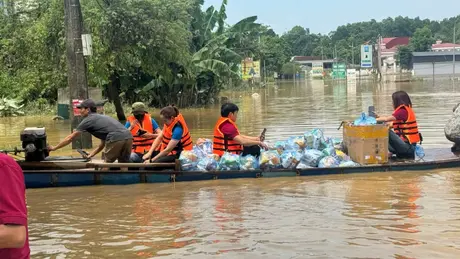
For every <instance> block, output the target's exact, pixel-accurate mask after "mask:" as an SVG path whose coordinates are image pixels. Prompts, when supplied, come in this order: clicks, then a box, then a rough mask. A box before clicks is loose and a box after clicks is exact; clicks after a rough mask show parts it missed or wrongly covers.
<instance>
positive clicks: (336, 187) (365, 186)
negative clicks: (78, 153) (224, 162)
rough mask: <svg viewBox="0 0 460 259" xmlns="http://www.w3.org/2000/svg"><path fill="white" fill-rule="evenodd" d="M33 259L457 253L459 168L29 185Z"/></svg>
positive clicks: (439, 255)
mask: <svg viewBox="0 0 460 259" xmlns="http://www.w3.org/2000/svg"><path fill="white" fill-rule="evenodd" d="M27 197H28V198H27V199H28V204H29V215H30V236H31V249H32V253H33V258H153V257H157V256H158V257H160V258H161V257H163V258H197V259H201V258H235V259H236V258H457V257H458V254H459V253H460V241H459V240H458V234H459V232H460V220H459V218H458V215H459V213H460V174H459V173H458V172H457V171H455V172H450V171H444V172H442V171H441V172H431V173H417V172H412V173H397V174H396V173H395V174H387V173H377V174H358V175H346V176H345V175H342V176H340V175H339V176H328V177H300V178H272V179H267V178H262V179H245V180H220V181H219V180H218V181H205V182H191V183H187V182H184V183H176V184H151V185H130V186H98V187H84V188H60V189H43V190H28V192H27Z"/></svg>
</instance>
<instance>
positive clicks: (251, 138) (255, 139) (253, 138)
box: [240, 135, 260, 141]
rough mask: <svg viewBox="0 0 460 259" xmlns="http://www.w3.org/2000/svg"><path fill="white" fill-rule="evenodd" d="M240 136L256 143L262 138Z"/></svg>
mask: <svg viewBox="0 0 460 259" xmlns="http://www.w3.org/2000/svg"><path fill="white" fill-rule="evenodd" d="M240 136H241V137H243V138H246V139H250V140H254V141H258V140H260V137H251V136H246V135H240Z"/></svg>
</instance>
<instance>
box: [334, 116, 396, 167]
mask: <svg viewBox="0 0 460 259" xmlns="http://www.w3.org/2000/svg"><path fill="white" fill-rule="evenodd" d="M343 125H344V126H343V145H344V148H345V152H346V153H347V154H348V155H349V156H350V157H351V159H353V161H355V162H357V163H360V164H362V165H370V164H385V163H388V131H389V128H388V126H387V125H384V124H378V125H369V126H353V125H352V124H351V123H349V122H344V124H343Z"/></svg>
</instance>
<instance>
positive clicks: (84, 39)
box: [81, 34, 93, 56]
mask: <svg viewBox="0 0 460 259" xmlns="http://www.w3.org/2000/svg"><path fill="white" fill-rule="evenodd" d="M81 43H82V45H83V56H91V55H93V40H92V39H91V34H82V35H81Z"/></svg>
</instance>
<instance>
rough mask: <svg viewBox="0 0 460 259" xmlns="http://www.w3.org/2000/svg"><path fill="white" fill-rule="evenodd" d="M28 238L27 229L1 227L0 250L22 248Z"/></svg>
mask: <svg viewBox="0 0 460 259" xmlns="http://www.w3.org/2000/svg"><path fill="white" fill-rule="evenodd" d="M26 238H27V233H26V227H25V226H21V225H0V249H3V248H21V247H23V246H24V244H25V242H26Z"/></svg>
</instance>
